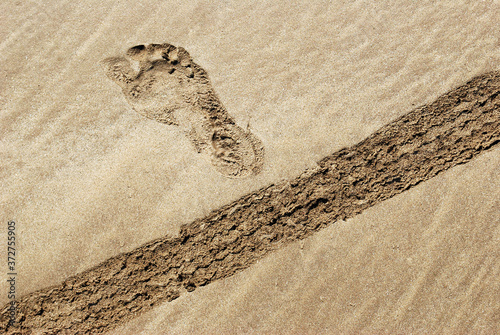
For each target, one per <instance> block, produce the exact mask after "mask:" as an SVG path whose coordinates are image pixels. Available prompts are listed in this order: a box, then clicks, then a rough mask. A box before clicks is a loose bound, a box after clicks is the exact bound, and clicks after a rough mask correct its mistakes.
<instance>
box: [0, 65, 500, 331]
mask: <svg viewBox="0 0 500 335" xmlns="http://www.w3.org/2000/svg"><path fill="white" fill-rule="evenodd" d="M499 93H500V72H492V73H488V74H485V75H483V76H479V77H476V78H474V79H473V80H471V81H470V82H468V83H467V84H465V85H464V86H461V87H459V88H457V89H455V90H453V91H451V92H449V93H447V94H445V95H443V96H441V97H440V98H438V99H437V100H436V101H435V102H433V103H432V104H429V105H426V106H423V107H421V108H419V109H417V110H415V111H413V112H411V113H409V114H407V115H405V116H403V117H401V118H400V119H398V120H396V121H395V122H393V123H391V124H389V125H387V126H385V127H383V128H382V129H381V130H379V131H378V132H377V133H375V134H373V135H372V136H370V137H369V138H367V139H366V140H364V141H363V142H361V143H359V144H357V145H355V146H353V147H351V148H347V149H343V150H340V151H338V152H336V153H334V154H333V155H331V156H329V157H326V158H325V159H323V160H322V161H321V162H320V163H319V167H318V168H317V169H314V170H310V171H306V173H304V174H303V175H301V176H300V177H297V178H296V179H294V180H291V181H289V182H286V183H281V184H278V185H271V186H269V187H267V188H264V189H261V190H259V191H257V192H254V193H252V194H250V195H247V196H245V197H244V198H242V199H240V200H238V201H236V202H234V203H232V204H231V205H228V206H226V207H224V208H222V209H220V210H218V211H215V212H213V213H212V214H210V215H209V216H207V217H206V218H204V219H201V220H196V221H195V222H193V223H191V224H189V225H186V226H184V227H183V228H182V230H181V233H180V237H179V238H168V237H166V238H163V239H159V240H156V241H153V242H151V243H149V244H147V245H145V246H143V247H140V248H138V249H136V250H134V251H132V252H130V253H127V254H122V255H120V256H117V257H113V258H111V259H109V260H108V261H106V262H104V263H102V264H100V265H99V266H97V267H95V268H93V269H90V270H88V271H85V272H84V273H82V274H80V275H79V276H78V277H72V278H69V279H67V280H66V281H65V282H63V283H62V284H61V285H57V286H53V287H50V288H46V289H43V290H40V291H37V292H34V293H32V294H30V295H27V296H25V297H23V298H22V299H21V300H20V301H19V311H20V313H19V315H18V319H19V321H20V322H19V328H17V330H20V331H23V332H26V333H29V331H30V330H45V331H46V332H47V333H63V332H64V329H66V330H68V332H69V333H78V332H80V333H89V332H102V331H106V330H109V329H112V328H114V327H115V326H116V325H117V324H118V323H119V322H123V321H125V320H128V319H131V318H133V317H134V315H136V314H137V313H141V312H143V311H146V310H148V309H150V308H151V306H154V305H156V304H158V303H159V302H162V301H166V300H173V299H175V298H176V297H178V296H179V295H180V294H181V293H182V292H183V291H185V290H187V291H192V290H194V289H195V288H196V287H197V286H201V285H206V284H208V283H210V282H213V281H215V280H217V279H221V278H226V277H228V276H231V275H232V274H234V273H236V272H237V271H239V270H241V269H243V268H246V267H248V266H250V265H251V264H252V263H254V262H255V261H256V260H258V259H260V258H262V257H263V256H264V255H266V254H267V253H269V252H270V251H272V250H274V249H276V248H277V247H279V245H281V244H283V243H285V242H287V241H293V240H296V239H302V238H305V237H306V236H309V235H310V234H311V233H313V232H314V231H317V230H319V229H321V228H322V227H325V226H326V225H327V224H329V223H331V222H334V221H336V220H338V219H345V218H347V217H352V216H354V215H356V214H358V213H360V212H361V211H362V210H364V209H366V208H368V207H370V206H373V205H375V204H377V203H379V202H381V201H383V200H386V199H388V198H390V197H392V196H394V195H396V194H399V193H401V192H403V191H405V190H407V189H409V188H411V187H412V186H414V185H416V184H418V183H420V182H422V181H425V180H428V179H430V178H432V177H433V176H435V175H437V174H438V173H440V172H442V171H445V170H447V169H449V168H451V167H453V166H455V165H457V164H461V163H465V162H467V161H469V160H470V159H472V158H473V157H475V156H476V155H478V154H479V153H481V152H482V151H484V150H486V149H489V148H491V147H492V146H494V145H495V144H497V143H498V142H499V140H500V98H499V97H498V94H499ZM7 320H8V315H7V310H6V308H4V310H3V311H2V319H1V322H2V327H4V328H3V329H5V327H6V323H7ZM9 330H12V331H13V333H14V332H15V331H16V329H9Z"/></svg>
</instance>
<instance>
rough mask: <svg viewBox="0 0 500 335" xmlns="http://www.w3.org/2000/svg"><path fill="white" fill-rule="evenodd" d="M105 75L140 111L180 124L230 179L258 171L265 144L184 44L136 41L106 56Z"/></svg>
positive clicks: (151, 116) (196, 147) (151, 117)
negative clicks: (231, 110) (237, 117)
mask: <svg viewBox="0 0 500 335" xmlns="http://www.w3.org/2000/svg"><path fill="white" fill-rule="evenodd" d="M103 64H104V66H105V71H106V74H107V75H108V77H109V78H110V79H112V80H113V81H114V82H115V83H117V84H118V85H119V86H120V87H121V88H122V90H123V94H124V95H125V97H126V98H127V101H128V102H129V103H130V105H132V107H133V108H134V110H136V111H137V112H138V113H139V114H141V115H143V116H145V117H147V118H150V119H153V120H156V121H158V122H160V123H164V124H167V125H175V126H179V127H181V129H182V130H183V131H184V133H185V134H186V136H187V137H188V138H189V139H190V140H191V142H192V144H193V145H194V147H195V149H196V151H197V152H198V153H202V152H203V153H204V154H205V155H206V156H208V157H209V159H210V162H211V163H212V165H213V166H214V167H215V169H216V170H217V171H218V172H220V173H221V174H223V175H224V176H227V177H230V178H244V177H249V176H252V175H256V174H259V173H260V172H261V170H262V166H263V164H264V147H263V145H262V142H261V141H260V140H259V139H258V138H257V137H256V136H255V135H253V134H252V133H251V132H250V131H248V130H247V131H245V130H243V129H242V128H241V127H239V126H238V125H237V124H236V123H235V122H234V121H233V119H232V118H231V117H230V116H229V114H228V112H227V111H226V109H225V108H224V106H223V105H222V103H221V102H220V100H219V98H218V97H217V95H216V94H215V92H214V90H213V88H212V84H211V83H210V80H209V78H208V74H207V72H206V71H205V70H204V69H203V68H201V67H200V66H199V65H198V64H196V63H194V62H193V61H192V59H191V56H190V55H189V53H188V52H187V51H186V50H185V49H184V48H182V47H175V46H173V45H171V44H169V43H163V44H148V45H142V44H141V45H136V46H134V47H131V48H130V49H128V51H127V52H126V57H111V58H106V59H105V60H103Z"/></svg>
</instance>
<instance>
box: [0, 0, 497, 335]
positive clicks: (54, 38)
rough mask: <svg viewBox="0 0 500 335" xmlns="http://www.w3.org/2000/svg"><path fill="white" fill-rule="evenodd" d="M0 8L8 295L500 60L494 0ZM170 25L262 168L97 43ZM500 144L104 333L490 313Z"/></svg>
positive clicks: (242, 188) (308, 156) (359, 133)
mask: <svg viewBox="0 0 500 335" xmlns="http://www.w3.org/2000/svg"><path fill="white" fill-rule="evenodd" d="M0 9H1V10H2V12H3V13H5V14H4V19H3V20H2V24H0V58H1V62H0V109H1V114H0V117H1V122H0V141H1V142H0V144H1V150H2V158H3V159H2V160H1V161H0V176H1V177H0V182H1V185H2V195H1V198H0V204H1V206H0V207H1V218H2V221H3V222H4V223H6V222H7V221H8V220H14V221H15V222H16V226H17V234H18V246H17V251H18V256H17V260H16V262H17V272H18V275H17V286H16V290H17V291H16V294H17V295H18V296H19V297H21V296H24V295H26V294H29V293H31V292H34V291H36V290H39V289H42V288H45V287H48V286H51V285H57V284H59V283H61V282H62V281H63V280H65V279H66V278H68V277H69V276H73V275H77V274H78V273H80V272H82V271H84V270H86V269H89V268H91V267H93V266H96V265H98V264H100V263H101V262H103V261H105V260H107V259H108V258H110V257H113V256H116V255H119V254H121V253H124V252H129V251H132V250H134V249H135V248H137V247H139V246H141V245H143V244H144V243H147V242H149V241H151V240H153V239H156V238H161V237H164V236H165V235H170V236H177V235H178V234H179V228H180V227H181V225H182V224H187V223H190V222H191V221H193V220H194V219H196V218H202V217H205V216H206V215H208V214H209V213H210V212H211V211H213V210H216V209H218V208H220V207H221V206H223V205H226V204H229V203H231V202H233V201H235V200H237V199H239V198H241V197H242V196H244V195H246V194H248V193H250V192H252V191H256V190H258V189H260V188H262V187H265V186H267V185H270V184H272V183H279V182H280V181H282V180H289V179H291V178H293V177H296V176H297V175H299V174H300V173H301V172H303V171H304V170H305V169H306V168H315V167H317V162H318V161H320V160H321V159H322V158H323V157H325V156H327V155H330V154H332V153H334V152H336V151H338V150H340V149H341V148H344V147H348V146H352V145H354V144H356V143H358V142H360V141H362V140H364V139H365V138H367V137H368V136H369V135H370V134H372V133H374V132H375V131H376V130H377V129H379V128H381V127H382V126H384V125H386V124H389V123H390V122H392V121H394V120H395V119H397V118H398V117H400V116H402V115H404V114H407V113H408V112H410V111H412V110H414V109H415V108H416V107H418V106H421V105H424V104H428V103H431V102H432V101H434V100H435V99H436V98H437V97H439V96H441V95H442V94H444V93H446V92H448V91H450V90H452V89H453V88H455V87H457V86H459V85H462V84H464V83H465V82H466V81H468V80H470V79H471V78H473V77H475V76H477V75H481V74H483V73H486V72H489V71H492V70H498V69H499V68H500V67H499V64H500V42H499V36H500V31H499V26H498V17H500V4H499V3H498V2H497V1H483V2H475V3H474V4H470V3H468V2H465V1H425V2H419V3H418V4H417V3H414V2H412V1H397V2H396V1H377V2H371V3H370V2H366V1H349V2H340V1H339V2H335V3H326V2H324V1H308V2H307V3H301V2H276V1H274V2H271V1H269V2H264V1H261V2H250V1H248V2H243V1H238V2H236V1H234V2H229V1H228V2H209V1H194V2H190V3H185V2H181V1H141V2H133V1H120V2H102V1H91V0H85V1H84V2H79V3H74V2H70V1H58V2H56V1H53V2H36V1H32V2H21V1H19V2H5V3H3V4H0ZM165 42H168V43H171V44H173V45H176V46H182V47H184V48H185V49H186V50H187V51H188V52H189V54H190V55H191V57H192V58H193V60H194V61H195V62H196V63H197V64H199V65H200V66H201V67H202V68H203V69H204V70H205V71H206V72H207V73H208V75H209V77H210V80H211V84H212V86H213V88H214V90H215V92H216V93H217V95H218V97H219V99H220V101H221V102H222V103H223V104H224V106H225V108H226V109H227V111H228V113H229V114H230V115H231V117H232V118H233V120H234V122H235V123H236V124H237V125H239V126H240V127H241V128H242V129H249V130H250V131H251V132H252V134H254V135H255V136H256V137H257V138H259V139H260V140H261V141H262V144H263V147H264V149H265V157H264V165H263V169H262V171H261V172H260V173H258V174H257V175H253V176H250V177H247V178H239V179H234V178H228V177H227V176H225V175H223V174H221V173H219V172H218V171H217V170H216V169H214V167H213V166H212V165H211V163H210V161H209V160H207V159H205V158H204V156H203V155H202V154H199V153H198V152H196V150H195V148H194V147H193V145H192V143H191V142H190V140H189V138H187V137H186V136H185V135H184V133H183V132H182V131H181V130H180V128H179V127H176V126H173V125H166V124H162V123H159V122H156V121H154V120H150V119H147V118H145V117H143V116H141V115H139V114H138V113H136V112H135V111H134V110H133V108H132V106H131V105H130V104H129V103H128V101H127V100H126V98H125V96H124V95H123V94H122V90H121V89H120V87H118V86H117V85H116V84H115V83H114V82H113V81H112V80H110V79H109V78H108V77H107V76H106V73H105V70H104V69H103V66H102V61H103V60H104V59H105V58H107V57H113V56H117V55H123V54H124V53H125V52H126V50H127V49H128V48H130V47H132V46H134V45H140V44H147V43H165ZM499 158H500V151H499V150H498V148H493V149H492V150H490V151H488V152H486V153H484V154H481V155H480V156H479V157H476V158H474V159H473V160H472V161H471V162H469V163H467V164H465V165H461V166H457V167H454V168H452V169H450V170H449V171H446V172H445V173H443V174H440V175H438V176H437V177H435V178H433V179H431V180H429V181H427V182H425V183H423V184H421V185H418V186H416V187H415V188H413V189H411V190H409V191H407V192H405V193H402V194H400V195H397V196H396V197H394V198H392V199H389V200H387V201H385V202H382V203H380V204H377V205H376V206H374V207H372V208H370V209H367V210H366V211H365V212H363V213H362V214H360V215H358V216H356V217H354V218H351V219H348V220H346V221H339V222H336V223H334V224H332V225H331V226H329V227H328V228H326V229H324V230H322V231H320V232H318V233H316V234H314V235H313V236H310V237H308V238H307V239H306V240H304V241H303V242H300V241H299V242H294V243H292V244H290V245H287V246H284V247H283V248H281V249H279V250H277V251H276V252H273V253H271V254H269V255H267V256H266V257H265V258H264V259H262V260H261V261H259V262H258V264H254V265H253V266H251V267H249V268H248V269H246V270H244V271H242V272H239V273H237V274H236V275H234V276H233V277H230V278H226V279H222V280H219V281H216V282H214V283H211V284H210V285H208V286H206V287H202V288H198V289H197V290H196V291H194V292H191V293H186V294H183V295H181V297H179V298H178V299H177V300H174V301H172V302H168V303H164V304H162V305H160V306H157V307H156V308H155V309H153V310H152V311H150V312H148V313H146V314H143V315H141V316H138V317H137V318H136V319H135V320H132V321H130V322H129V323H126V324H123V325H117V326H119V327H120V328H119V329H116V330H113V331H111V333H117V334H118V333H125V334H142V333H143V334H159V333H165V332H167V333H170V332H174V333H175V332H177V333H196V332H197V333H214V332H216V331H219V330H223V331H225V332H227V333H233V332H240V333H242V332H260V333H277V332H279V333H321V332H323V333H328V332H365V333H371V332H374V331H378V332H382V333H383V332H387V333H389V332H395V331H399V332H403V333H407V332H410V331H413V332H421V333H429V332H431V333H433V332H434V333H438V332H439V333H442V332H447V333H469V332H477V333H481V332H483V333H494V332H498V331H499V330H500V319H499V317H498V315H500V303H499V302H498V300H499V299H495V297H498V296H499V294H500V292H499V290H500V281H499V279H498V278H499V274H500V273H499V272H500V267H499V262H498V259H499V256H500V247H499V246H500V243H499V242H500V241H499V239H500V235H499V234H500V230H499V224H500V220H499V217H500V215H499V214H500V206H499V200H498V199H499V198H500V197H499V191H498V190H499V189H500V188H499V186H500V184H499V182H500V178H499V175H498V172H497V171H498V168H499V166H500V160H499ZM5 234H6V230H5ZM5 236H6V235H5ZM0 256H1V257H2V258H3V259H6V250H5V248H2V249H1V251H0ZM6 273H7V271H3V272H2V273H1V274H0V292H5V294H0V303H2V304H5V303H7V302H8V299H7V294H6V293H7V292H8V284H7V282H6V279H7V274H6Z"/></svg>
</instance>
